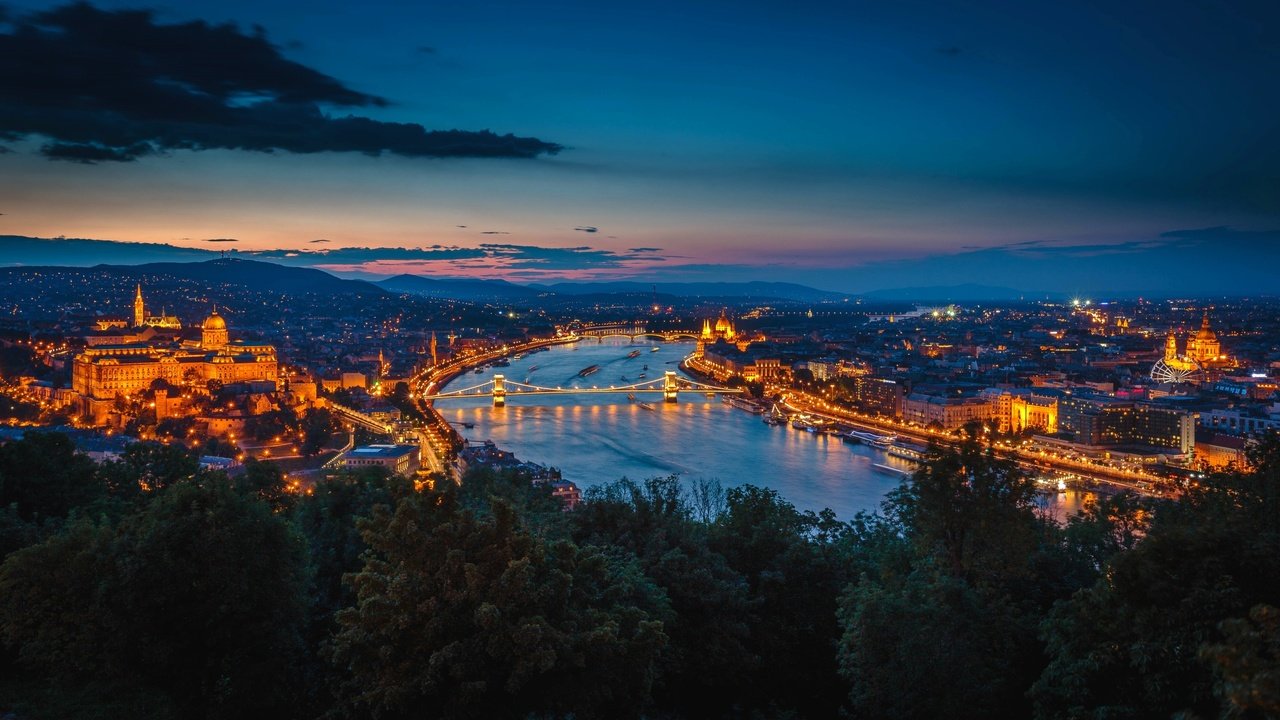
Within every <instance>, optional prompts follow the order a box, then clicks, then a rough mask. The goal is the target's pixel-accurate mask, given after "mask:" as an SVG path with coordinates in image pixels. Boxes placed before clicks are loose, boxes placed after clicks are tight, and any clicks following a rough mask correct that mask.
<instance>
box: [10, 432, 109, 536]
mask: <svg viewBox="0 0 1280 720" xmlns="http://www.w3.org/2000/svg"><path fill="white" fill-rule="evenodd" d="M103 496H104V492H103V487H102V485H101V483H99V482H98V480H97V478H95V477H94V464H93V461H92V460H90V459H89V457H88V456H87V455H85V454H83V453H80V452H77V451H76V448H75V445H74V444H73V443H72V442H71V439H70V438H68V437H67V436H66V435H65V434H62V433H48V432H27V433H25V434H24V436H23V437H22V439H21V440H15V441H13V442H9V443H5V444H4V445H0V507H7V506H10V505H13V506H15V507H16V508H17V512H18V515H19V517H21V518H22V519H23V520H32V519H34V518H37V517H63V516H65V515H66V514H67V513H68V512H70V511H71V509H72V508H76V507H81V506H84V505H87V504H89V503H91V502H94V501H95V500H98V499H100V498H101V497H103Z"/></svg>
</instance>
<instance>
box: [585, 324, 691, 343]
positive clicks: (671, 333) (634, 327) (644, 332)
mask: <svg viewBox="0 0 1280 720" xmlns="http://www.w3.org/2000/svg"><path fill="white" fill-rule="evenodd" d="M573 334H574V335H577V336H578V337H593V338H600V339H604V338H607V337H624V338H630V339H631V340H636V339H639V338H645V337H648V338H655V339H659V340H665V341H667V342H675V341H676V340H697V339H698V338H699V337H701V336H700V335H699V334H698V333H697V332H694V331H693V330H677V329H668V330H650V329H648V328H646V327H645V326H644V325H641V324H638V323H612V324H603V325H587V326H583V327H581V328H578V329H576V330H574V331H573Z"/></svg>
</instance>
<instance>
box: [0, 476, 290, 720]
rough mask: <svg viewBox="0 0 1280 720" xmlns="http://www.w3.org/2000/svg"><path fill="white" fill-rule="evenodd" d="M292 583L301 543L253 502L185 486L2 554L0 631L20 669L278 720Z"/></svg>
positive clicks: (187, 712)
mask: <svg viewBox="0 0 1280 720" xmlns="http://www.w3.org/2000/svg"><path fill="white" fill-rule="evenodd" d="M305 584H306V573H305V563H304V557H303V553H302V545H301V543H300V542H299V540H298V538H297V537H296V536H295V535H294V534H293V533H292V532H291V531H290V529H289V528H288V526H287V525H286V524H285V523H284V522H283V521H282V520H281V519H280V518H278V517H276V516H274V515H273V514H272V513H271V511H270V510H269V509H268V508H267V507H266V506H265V505H264V504H263V503H261V502H259V501H257V500H255V499H252V498H248V497H245V496H242V495H240V494H237V493H236V492H235V491H234V490H233V489H232V488H231V487H230V486H229V483H227V482H225V479H224V480H222V481H213V482H206V483H198V482H194V481H185V482H180V483H178V484H176V485H174V486H172V487H169V488H168V489H165V490H163V491H160V492H159V494H158V497H155V498H154V499H153V500H152V501H151V502H150V503H148V504H147V505H145V507H142V508H141V509H139V510H138V511H137V512H136V513H135V514H133V515H131V516H129V517H127V518H125V519H124V520H123V521H121V522H120V523H119V524H118V525H117V526H115V527H112V526H111V525H109V524H105V523H95V522H92V521H90V520H88V519H80V520H78V521H77V522H75V523H73V524H72V525H70V526H69V527H68V528H67V529H66V530H65V531H64V532H62V533H59V534H58V535H55V536H53V537H51V538H50V539H48V540H46V541H45V542H43V543H41V544H39V545H34V546H32V547H29V548H26V549H24V550H21V551H19V552H16V553H14V554H13V555H11V556H10V557H9V558H8V559H7V560H6V561H5V563H4V564H3V566H0V636H3V638H4V640H5V642H6V643H8V644H10V645H12V646H14V647H16V648H17V649H18V652H19V657H20V658H21V659H22V661H23V663H24V665H26V666H27V667H30V668H33V669H38V670H40V671H42V672H43V673H46V674H48V675H52V676H56V677H61V678H62V679H63V681H64V682H73V683H74V682H78V683H81V684H83V683H85V682H88V681H90V680H91V679H92V680H101V681H109V682H111V683H112V684H113V685H115V686H119V687H126V688H130V687H149V688H152V689H154V690H155V691H157V692H160V693H163V694H164V695H166V696H167V697H169V698H171V699H172V700H173V701H174V702H175V703H176V704H177V705H178V706H179V707H180V708H181V709H182V712H181V715H182V716H185V717H197V716H207V717H246V716H251V715H252V716H260V715H263V714H274V715H287V714H288V712H289V710H290V708H291V706H292V700H293V698H295V697H296V692H295V686H294V680H295V677H296V663H297V661H298V654H299V651H300V649H301V645H300V638H301V630H302V627H303V623H304V622H305V619H306V614H305V611H304V598H305V595H304V588H305Z"/></svg>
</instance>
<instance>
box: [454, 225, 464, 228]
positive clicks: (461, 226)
mask: <svg viewBox="0 0 1280 720" xmlns="http://www.w3.org/2000/svg"><path fill="white" fill-rule="evenodd" d="M454 227H460V228H464V227H466V225H454Z"/></svg>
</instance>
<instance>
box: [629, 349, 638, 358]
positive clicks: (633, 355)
mask: <svg viewBox="0 0 1280 720" xmlns="http://www.w3.org/2000/svg"><path fill="white" fill-rule="evenodd" d="M638 357H640V351H639V350H632V351H631V352H629V353H627V359H628V360H630V359H631V358H638Z"/></svg>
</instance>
